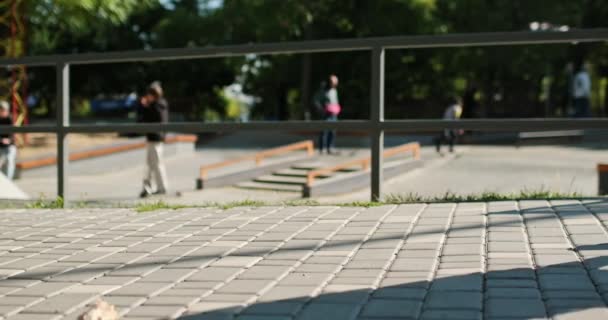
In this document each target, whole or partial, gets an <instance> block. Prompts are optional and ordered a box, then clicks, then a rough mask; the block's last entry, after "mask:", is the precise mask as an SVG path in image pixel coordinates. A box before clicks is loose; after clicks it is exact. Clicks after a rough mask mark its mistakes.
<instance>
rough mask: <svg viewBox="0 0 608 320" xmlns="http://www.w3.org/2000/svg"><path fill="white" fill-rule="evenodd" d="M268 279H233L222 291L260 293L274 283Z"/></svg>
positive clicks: (220, 290)
mask: <svg viewBox="0 0 608 320" xmlns="http://www.w3.org/2000/svg"><path fill="white" fill-rule="evenodd" d="M272 284H273V282H271V281H268V280H232V281H230V282H228V283H227V284H226V285H225V286H223V287H221V288H220V289H219V290H218V292H220V293H259V292H261V291H263V290H264V289H266V288H267V287H268V286H270V285H272Z"/></svg>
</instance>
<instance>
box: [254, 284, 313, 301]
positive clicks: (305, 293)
mask: <svg viewBox="0 0 608 320" xmlns="http://www.w3.org/2000/svg"><path fill="white" fill-rule="evenodd" d="M319 290H320V289H319V287H317V286H307V287H304V286H300V287H293V286H276V287H274V288H272V289H270V290H269V291H267V292H266V293H265V294H263V295H262V296H261V297H260V301H262V302H268V301H277V300H290V301H291V300H297V301H306V300H308V299H310V297H311V296H313V295H314V294H315V293H316V292H318V291H319Z"/></svg>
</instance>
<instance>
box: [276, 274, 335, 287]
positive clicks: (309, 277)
mask: <svg viewBox="0 0 608 320" xmlns="http://www.w3.org/2000/svg"><path fill="white" fill-rule="evenodd" d="M331 276H332V274H330V273H306V272H298V273H290V274H288V275H287V276H286V277H285V278H283V279H281V281H280V282H279V283H280V285H289V286H309V285H315V284H318V285H320V284H322V283H325V282H326V281H327V280H329V278H330V277H331Z"/></svg>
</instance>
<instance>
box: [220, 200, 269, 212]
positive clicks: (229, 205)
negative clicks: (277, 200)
mask: <svg viewBox="0 0 608 320" xmlns="http://www.w3.org/2000/svg"><path fill="white" fill-rule="evenodd" d="M267 205H268V203H266V202H264V201H256V200H243V201H233V202H228V203H224V204H211V205H210V207H218V208H220V209H222V210H228V209H232V208H237V207H263V206H267Z"/></svg>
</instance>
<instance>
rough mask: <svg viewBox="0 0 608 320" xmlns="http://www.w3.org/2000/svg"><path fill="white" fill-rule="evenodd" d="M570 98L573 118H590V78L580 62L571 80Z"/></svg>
mask: <svg viewBox="0 0 608 320" xmlns="http://www.w3.org/2000/svg"><path fill="white" fill-rule="evenodd" d="M572 98H573V104H574V117H576V118H586V117H591V77H590V76H589V73H588V72H587V70H586V68H585V65H584V63H582V62H581V63H578V64H577V68H576V74H575V75H574V79H573V80H572Z"/></svg>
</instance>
